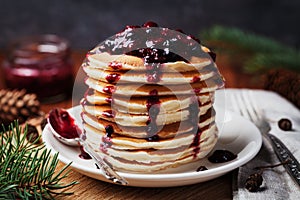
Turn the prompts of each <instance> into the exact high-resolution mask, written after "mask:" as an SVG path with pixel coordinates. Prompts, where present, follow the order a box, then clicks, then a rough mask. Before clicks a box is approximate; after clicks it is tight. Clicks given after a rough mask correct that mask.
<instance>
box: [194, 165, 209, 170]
mask: <svg viewBox="0 0 300 200" xmlns="http://www.w3.org/2000/svg"><path fill="white" fill-rule="evenodd" d="M205 170H208V169H207V168H206V167H205V166H203V165H201V166H200V167H198V168H197V169H196V171H197V172H201V171H205Z"/></svg>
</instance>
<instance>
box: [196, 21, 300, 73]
mask: <svg viewBox="0 0 300 200" xmlns="http://www.w3.org/2000/svg"><path fill="white" fill-rule="evenodd" d="M201 38H202V39H203V40H204V41H205V42H207V43H208V45H212V47H213V48H214V50H215V51H217V52H220V53H221V54H224V53H225V54H228V55H229V56H231V59H233V60H236V59H237V58H239V57H240V56H241V55H243V59H242V60H243V61H242V66H243V67H244V69H245V70H246V71H247V72H251V73H253V72H260V71H262V70H268V69H271V68H287V69H291V70H294V71H298V72H299V71H300V52H299V51H298V50H297V49H295V48H292V47H289V46H287V45H284V44H282V43H280V42H277V41H275V40H273V39H271V38H268V37H264V36H260V35H256V34H254V33H248V32H245V31H242V30H240V29H237V28H228V27H223V26H214V27H212V28H211V29H208V30H206V31H203V32H202V33H201ZM245 55H246V56H245Z"/></svg>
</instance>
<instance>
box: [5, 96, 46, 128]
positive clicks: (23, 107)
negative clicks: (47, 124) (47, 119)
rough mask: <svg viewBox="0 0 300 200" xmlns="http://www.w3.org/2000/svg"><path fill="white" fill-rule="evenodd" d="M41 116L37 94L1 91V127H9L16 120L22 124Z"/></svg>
mask: <svg viewBox="0 0 300 200" xmlns="http://www.w3.org/2000/svg"><path fill="white" fill-rule="evenodd" d="M39 115H40V102H39V101H38V99H37V96H36V95H35V94H27V93H26V91H25V90H13V91H11V90H0V125H1V124H4V126H7V125H8V124H10V123H11V122H12V121H13V120H16V119H17V120H19V123H20V124H22V123H24V122H25V121H26V120H27V119H28V118H31V117H36V116H39Z"/></svg>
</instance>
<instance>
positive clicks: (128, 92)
mask: <svg viewBox="0 0 300 200" xmlns="http://www.w3.org/2000/svg"><path fill="white" fill-rule="evenodd" d="M85 83H86V85H87V86H88V87H89V88H91V89H94V90H96V91H98V92H101V93H106V94H114V95H123V96H129V97H132V96H149V94H150V93H151V91H153V90H156V91H157V93H158V95H159V96H168V95H191V94H192V95H193V94H201V93H208V92H214V91H215V90H217V89H218V88H221V87H223V86H224V82H223V80H222V79H220V78H219V77H212V78H210V79H208V80H206V81H201V82H198V83H192V84H177V85H147V84H110V83H105V82H101V81H98V80H95V79H92V78H88V79H86V81H85Z"/></svg>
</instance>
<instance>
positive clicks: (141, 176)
mask: <svg viewBox="0 0 300 200" xmlns="http://www.w3.org/2000/svg"><path fill="white" fill-rule="evenodd" d="M79 107H80V105H78V106H74V107H71V108H69V109H67V110H68V111H69V112H72V111H73V112H74V110H76V109H79ZM219 109H220V108H219ZM224 111H225V113H230V114H231V115H234V116H235V117H238V118H240V119H241V120H243V121H244V122H246V123H248V124H249V125H251V126H252V127H253V128H255V129H256V131H255V132H254V133H252V134H256V135H255V138H256V140H252V141H250V143H248V144H247V145H252V143H256V146H254V147H252V149H251V150H252V151H250V152H248V153H247V156H244V157H239V159H236V160H233V161H229V162H227V163H226V164H224V163H223V164H222V165H221V166H216V167H215V168H211V169H209V170H205V171H200V172H197V171H196V170H195V171H187V172H176V173H162V174H161V173H158V174H147V173H131V172H122V171H120V172H119V171H118V173H119V174H120V175H121V176H123V177H124V178H126V179H133V180H139V181H141V180H142V181H147V182H156V181H157V180H160V181H163V182H164V183H166V182H170V181H174V180H177V181H178V180H195V181H196V182H195V181H194V182H195V183H198V182H203V181H201V179H207V180H204V181H208V180H211V179H214V178H216V177H219V176H221V175H223V174H225V173H228V172H230V171H232V170H234V169H236V168H238V167H240V166H242V165H244V164H245V163H247V162H249V161H250V160H252V159H253V158H254V157H255V156H256V155H257V153H258V152H259V150H260V148H261V145H262V135H261V133H260V132H259V130H258V129H257V127H256V126H255V125H254V124H253V123H252V122H250V121H249V120H247V119H245V118H244V117H242V116H240V115H238V114H236V113H234V112H232V111H229V110H226V109H224ZM49 131H50V129H49V125H48V124H47V125H46V127H45V128H44V130H43V133H42V140H43V142H44V144H45V146H46V148H47V149H51V153H52V154H54V153H57V152H58V153H59V154H58V159H59V160H60V161H61V162H62V163H64V164H69V163H70V162H72V164H71V167H72V168H73V169H74V170H75V171H78V172H79V173H81V174H85V175H87V173H88V174H93V175H96V176H97V177H92V176H90V175H87V176H89V177H91V178H96V179H98V180H102V181H106V182H110V181H109V180H106V179H105V177H104V176H103V175H102V174H101V171H99V170H98V169H96V168H86V167H84V166H83V165H82V164H81V163H78V162H74V159H73V160H71V158H69V157H68V156H66V155H65V156H64V154H63V153H60V152H59V151H58V150H57V149H55V148H54V147H53V145H51V141H48V140H49V139H50V138H49V137H53V136H52V135H51V134H49V133H48V132H49ZM47 134H48V135H51V136H47ZM53 138H54V137H53ZM54 139H55V138H54ZM52 142H53V141H52ZM55 142H56V143H59V141H58V140H56V139H55ZM247 145H246V146H247ZM253 145H255V144H253ZM246 146H245V147H246ZM245 147H244V148H245ZM88 161H89V162H91V160H88ZM216 165H218V164H216ZM83 172H84V173H83ZM85 172H86V173H85ZM101 176H102V177H101ZM210 176H211V177H213V178H209V177H210ZM129 185H131V184H130V182H129ZM161 185H165V184H161ZM179 185H180V184H179ZM179 185H178V186H179ZM182 185H186V184H182ZM131 186H135V185H131ZM147 187H149V186H147ZM156 187H157V186H156Z"/></svg>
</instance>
